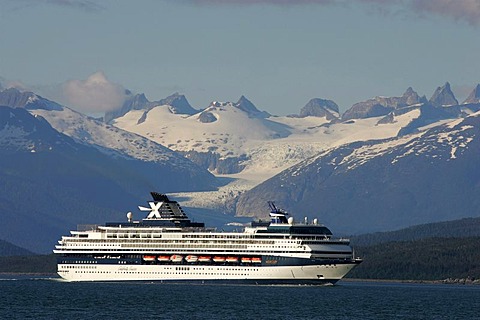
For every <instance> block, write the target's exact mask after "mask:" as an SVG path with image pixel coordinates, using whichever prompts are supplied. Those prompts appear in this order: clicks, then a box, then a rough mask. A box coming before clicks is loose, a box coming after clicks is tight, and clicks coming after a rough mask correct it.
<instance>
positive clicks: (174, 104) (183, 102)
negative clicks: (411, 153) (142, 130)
mask: <svg viewBox="0 0 480 320" xmlns="http://www.w3.org/2000/svg"><path fill="white" fill-rule="evenodd" d="M127 94H128V98H127V99H126V100H125V102H124V103H123V105H122V107H121V108H119V109H117V110H113V111H110V112H107V113H105V116H104V120H105V122H106V123H110V122H111V121H112V120H113V119H116V118H118V117H122V116H123V115H125V114H126V113H127V112H129V111H132V110H144V111H145V112H148V111H149V110H150V109H152V108H153V107H156V106H164V105H167V106H169V110H170V112H172V113H175V114H188V115H192V114H194V113H196V112H198V110H195V109H194V108H193V107H192V106H191V105H190V103H188V101H187V98H186V97H185V96H184V95H181V94H179V93H174V94H172V95H170V96H168V97H166V98H165V99H161V100H158V101H149V100H148V99H147V97H145V94H143V93H141V94H135V95H134V94H132V93H131V92H130V91H127Z"/></svg>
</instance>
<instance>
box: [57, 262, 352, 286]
mask: <svg viewBox="0 0 480 320" xmlns="http://www.w3.org/2000/svg"><path fill="white" fill-rule="evenodd" d="M356 264H357V263H345V264H336V265H307V266H276V267H267V266H265V267H263V266H258V267H256V266H211V265H209V266H201V265H198V266H187V265H178V266H176V265H132V266H128V265H121V266H119V265H102V264H99V265H91V264H59V265H58V274H59V275H60V276H61V277H62V278H63V279H64V280H66V281H72V282H74V281H172V282H178V281H187V282H209V281H215V282H230V281H232V282H240V283H258V284H276V283H278V284H318V285H322V284H326V283H331V284H334V283H336V282H337V281H338V280H340V279H342V278H343V277H344V276H345V275H346V274H347V273H348V272H349V271H350V270H351V269H352V268H354V267H355V266H356Z"/></svg>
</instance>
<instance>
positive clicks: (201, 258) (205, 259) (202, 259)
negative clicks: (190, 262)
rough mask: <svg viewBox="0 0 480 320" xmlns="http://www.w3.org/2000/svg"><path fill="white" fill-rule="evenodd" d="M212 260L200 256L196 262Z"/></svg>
mask: <svg viewBox="0 0 480 320" xmlns="http://www.w3.org/2000/svg"><path fill="white" fill-rule="evenodd" d="M211 259H212V258H210V257H209V256H200V257H198V261H199V262H210V261H211Z"/></svg>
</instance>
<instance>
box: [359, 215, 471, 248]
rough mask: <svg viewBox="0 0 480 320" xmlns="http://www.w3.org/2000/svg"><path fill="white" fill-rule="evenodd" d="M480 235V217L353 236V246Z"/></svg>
mask: <svg viewBox="0 0 480 320" xmlns="http://www.w3.org/2000/svg"><path fill="white" fill-rule="evenodd" d="M434 237H438V238H462V237H480V218H465V219H461V220H454V221H446V222H437V223H429V224H422V225H417V226H413V227H409V228H405V229H401V230H398V231H389V232H377V233H369V234H364V235H359V236H351V237H350V239H351V244H352V245H353V246H362V247H366V246H372V245H376V244H380V243H385V242H392V241H412V240H420V239H426V238H434Z"/></svg>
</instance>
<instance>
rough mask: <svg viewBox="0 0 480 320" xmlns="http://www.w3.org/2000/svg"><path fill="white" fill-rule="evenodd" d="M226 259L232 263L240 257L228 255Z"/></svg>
mask: <svg viewBox="0 0 480 320" xmlns="http://www.w3.org/2000/svg"><path fill="white" fill-rule="evenodd" d="M226 261H227V262H230V263H237V262H238V257H227V259H226Z"/></svg>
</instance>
